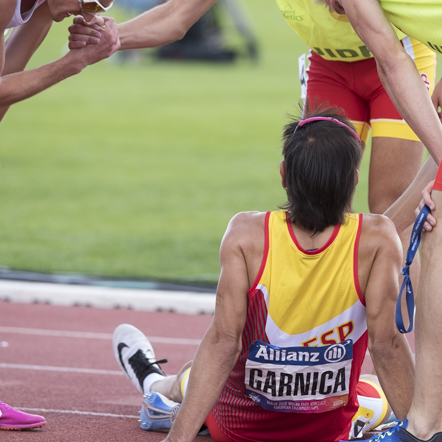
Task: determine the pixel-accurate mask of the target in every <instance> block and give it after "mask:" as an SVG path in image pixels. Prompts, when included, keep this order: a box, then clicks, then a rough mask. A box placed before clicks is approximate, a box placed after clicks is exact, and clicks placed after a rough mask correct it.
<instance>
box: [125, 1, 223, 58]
mask: <svg viewBox="0 0 442 442" xmlns="http://www.w3.org/2000/svg"><path fill="white" fill-rule="evenodd" d="M215 2H216V0H187V1H184V0H180V1H176V0H169V1H168V2H167V3H164V4H162V5H160V6H157V7H155V8H153V9H151V10H149V11H147V12H145V13H144V14H141V15H139V16H137V17H135V18H133V19H132V20H129V21H127V22H124V23H120V24H118V32H119V35H120V42H121V49H122V50H125V49H140V48H153V47H157V46H161V45H164V44H167V43H171V42H174V41H176V40H180V39H181V38H183V37H184V35H185V34H186V32H187V31H188V29H189V28H190V27H191V26H192V25H193V24H194V23H195V22H196V21H197V20H198V19H199V18H200V17H201V16H202V15H203V14H204V13H205V12H206V11H207V10H208V9H209V8H210V7H211V6H212V5H213V4H214V3H215Z"/></svg>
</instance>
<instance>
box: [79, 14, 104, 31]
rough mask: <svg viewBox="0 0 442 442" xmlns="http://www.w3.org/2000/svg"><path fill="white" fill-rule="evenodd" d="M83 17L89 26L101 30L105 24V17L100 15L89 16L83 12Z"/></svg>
mask: <svg viewBox="0 0 442 442" xmlns="http://www.w3.org/2000/svg"><path fill="white" fill-rule="evenodd" d="M82 16H83V19H84V23H85V24H86V25H87V26H91V25H97V26H99V27H100V28H101V27H102V26H104V24H105V21H104V17H100V16H99V15H94V14H88V13H87V12H83V13H82Z"/></svg>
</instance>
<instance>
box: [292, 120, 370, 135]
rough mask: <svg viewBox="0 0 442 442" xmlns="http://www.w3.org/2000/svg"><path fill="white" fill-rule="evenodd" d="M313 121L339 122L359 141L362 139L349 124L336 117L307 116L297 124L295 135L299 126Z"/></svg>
mask: <svg viewBox="0 0 442 442" xmlns="http://www.w3.org/2000/svg"><path fill="white" fill-rule="evenodd" d="M312 121H333V122H334V123H338V124H339V125H341V126H344V127H346V128H347V129H348V130H349V131H350V132H351V133H352V134H353V135H354V136H355V138H356V139H357V140H358V141H361V139H360V138H359V135H358V134H357V133H356V132H355V131H354V130H353V129H352V128H351V127H350V126H347V125H346V124H345V123H342V121H339V120H337V119H336V118H332V117H311V118H306V119H305V120H301V121H300V122H299V123H298V125H297V126H296V129H295V131H294V132H293V135H294V134H295V133H296V131H297V130H298V127H302V126H304V124H307V123H311V122H312Z"/></svg>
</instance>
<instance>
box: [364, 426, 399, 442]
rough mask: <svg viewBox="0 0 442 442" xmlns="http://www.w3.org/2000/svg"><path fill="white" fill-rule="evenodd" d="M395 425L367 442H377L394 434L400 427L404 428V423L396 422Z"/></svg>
mask: <svg viewBox="0 0 442 442" xmlns="http://www.w3.org/2000/svg"><path fill="white" fill-rule="evenodd" d="M396 422H397V424H396V425H395V426H394V427H392V428H391V429H389V430H386V431H384V432H383V433H381V434H379V435H378V436H374V437H372V438H371V439H370V440H369V441H368V442H379V441H381V440H382V439H384V438H385V437H387V436H391V435H392V434H393V433H394V432H396V431H399V430H400V428H401V427H403V426H404V422H405V421H396Z"/></svg>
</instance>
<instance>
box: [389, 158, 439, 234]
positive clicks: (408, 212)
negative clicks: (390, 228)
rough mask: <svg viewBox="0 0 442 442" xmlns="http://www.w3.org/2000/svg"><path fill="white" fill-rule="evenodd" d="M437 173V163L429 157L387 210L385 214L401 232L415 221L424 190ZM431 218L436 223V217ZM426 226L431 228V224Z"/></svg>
mask: <svg viewBox="0 0 442 442" xmlns="http://www.w3.org/2000/svg"><path fill="white" fill-rule="evenodd" d="M436 173H437V166H436V163H435V162H434V160H433V158H432V157H429V158H428V159H427V161H426V162H425V164H424V165H423V167H422V168H421V170H420V171H419V173H418V174H417V175H416V177H415V179H414V180H413V182H412V183H411V184H410V185H409V186H408V188H407V189H406V190H405V192H404V193H403V194H402V195H401V196H400V197H399V198H398V199H397V200H396V201H395V202H394V203H393V204H392V205H391V206H390V207H389V208H388V209H387V210H386V211H385V213H384V215H385V216H387V217H388V218H390V219H391V220H392V221H393V222H394V224H395V226H396V230H397V232H398V233H399V234H400V233H401V232H402V231H404V230H405V229H406V228H407V227H408V226H410V225H411V224H413V223H414V221H415V219H416V213H415V211H416V208H417V207H418V205H419V202H420V201H421V198H422V190H423V189H424V188H425V187H426V186H427V185H428V183H429V182H430V181H431V180H433V179H434V177H435V176H436ZM430 220H431V222H434V223H435V220H434V218H431V217H429V221H430ZM426 227H428V228H430V226H429V225H426ZM427 230H428V229H427Z"/></svg>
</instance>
